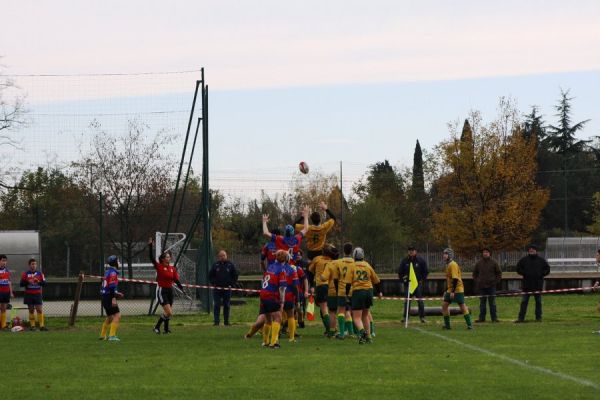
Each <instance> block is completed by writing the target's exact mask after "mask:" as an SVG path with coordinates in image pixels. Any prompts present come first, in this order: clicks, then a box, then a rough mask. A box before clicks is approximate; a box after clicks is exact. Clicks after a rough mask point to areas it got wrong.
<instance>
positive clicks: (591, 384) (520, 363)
mask: <svg viewBox="0 0 600 400" xmlns="http://www.w3.org/2000/svg"><path fill="white" fill-rule="evenodd" d="M413 329H415V330H416V331H418V332H420V333H423V334H426V335H429V336H434V337H436V338H439V339H443V340H446V341H448V342H452V343H455V344H458V345H460V346H462V347H466V348H467V349H469V350H473V351H477V352H479V353H483V354H486V355H488V356H492V357H496V358H499V359H501V360H502V361H506V362H508V363H511V364H515V365H518V366H520V367H523V368H527V369H530V370H533V371H538V372H541V373H543V374H546V375H550V376H555V377H557V378H560V379H563V380H567V381H572V382H575V383H578V384H580V385H582V386H589V387H591V388H594V389H596V390H599V391H600V385H599V384H597V383H595V382H592V381H588V380H586V379H581V378H577V377H575V376H571V375H567V374H564V373H562V372H556V371H552V370H551V369H548V368H543V367H538V366H536V365H531V364H528V363H526V362H523V361H520V360H517V359H514V358H510V357H508V356H505V355H503V354H498V353H494V352H493V351H491V350H487V349H484V348H481V347H478V346H474V345H472V344H468V343H464V342H461V341H460V340H457V339H454V338H450V337H447V336H444V335H441V334H439V333H435V332H430V331H426V330H424V329H421V328H413Z"/></svg>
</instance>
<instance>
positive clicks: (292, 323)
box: [283, 263, 300, 342]
mask: <svg viewBox="0 0 600 400" xmlns="http://www.w3.org/2000/svg"><path fill="white" fill-rule="evenodd" d="M284 270H285V279H286V288H285V299H284V303H283V311H284V312H285V314H286V316H287V329H288V336H289V338H290V342H295V341H296V319H295V318H294V310H295V308H296V303H297V301H298V286H299V285H300V279H298V271H297V269H296V266H295V265H291V264H289V263H286V264H285V268H284Z"/></svg>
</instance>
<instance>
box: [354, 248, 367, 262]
mask: <svg viewBox="0 0 600 400" xmlns="http://www.w3.org/2000/svg"><path fill="white" fill-rule="evenodd" d="M352 257H353V258H354V259H355V260H364V259H365V251H364V250H363V249H362V248H360V247H357V248H355V249H354V251H353V252H352Z"/></svg>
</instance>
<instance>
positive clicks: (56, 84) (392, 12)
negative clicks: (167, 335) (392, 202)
mask: <svg viewBox="0 0 600 400" xmlns="http://www.w3.org/2000/svg"><path fill="white" fill-rule="evenodd" d="M2 14H3V18H2V20H3V22H2V24H1V25H0V55H2V56H3V59H2V64H3V65H4V69H3V72H4V74H8V75H18V76H16V77H14V79H15V81H16V82H17V83H18V84H19V85H21V87H22V88H23V90H24V91H25V92H26V93H27V101H28V107H29V109H30V116H31V119H32V121H33V123H32V125H31V126H30V127H29V128H28V129H27V130H26V131H25V132H22V133H21V137H22V139H23V140H24V144H25V146H23V147H25V148H27V150H25V154H26V156H25V157H24V156H23V153H20V154H12V155H11V157H9V159H11V160H14V162H15V163H20V165H23V166H25V165H26V164H27V163H28V162H29V163H31V162H38V163H42V162H43V160H47V159H55V160H59V161H62V162H68V161H70V160H71V159H73V158H76V157H77V155H78V152H77V149H76V146H75V144H74V143H75V141H76V140H75V139H74V138H76V137H77V136H78V135H79V137H81V132H83V131H84V130H85V126H86V124H87V123H89V120H90V118H93V116H94V115H95V114H111V115H113V116H112V117H111V118H108V119H107V122H106V124H107V127H108V128H111V127H115V129H116V127H117V126H118V125H119V124H122V123H123V121H122V120H123V119H126V118H127V116H130V115H138V116H139V115H140V113H141V115H143V116H144V117H145V118H147V119H149V120H150V122H151V123H150V124H151V125H153V128H161V127H168V128H169V129H171V130H172V131H173V132H174V133H177V134H179V135H180V136H181V134H183V133H184V132H185V127H186V126H187V119H188V115H187V110H189V107H190V104H191V99H192V89H193V85H194V80H195V79H196V78H197V76H198V74H197V73H185V74H175V75H141V76H131V77H120V76H117V77H98V76H84V77H81V76H67V77H39V76H35V77H28V76H23V75H44V74H59V75H80V74H84V75H86V74H111V73H119V74H124V73H140V72H164V71H190V70H197V69H199V68H200V67H204V68H205V71H206V77H207V82H208V84H209V87H210V90H211V108H210V113H211V125H210V132H211V158H210V159H211V180H212V182H213V185H214V186H220V187H222V188H224V189H225V190H227V191H229V193H231V194H233V195H235V194H238V195H239V194H248V193H253V192H255V191H256V190H257V188H260V187H263V188H266V189H269V190H276V189H277V188H285V187H286V185H287V184H288V181H289V178H290V176H291V175H292V174H293V173H294V171H295V170H296V166H297V163H298V162H299V161H300V160H304V161H306V162H307V163H308V164H309V165H310V166H311V168H312V169H313V170H321V171H323V172H325V173H332V172H336V171H337V170H338V169H339V163H340V161H342V162H343V165H344V171H345V173H344V175H345V176H347V178H346V179H347V180H348V182H346V183H345V184H351V183H352V182H354V181H355V180H356V179H358V177H360V175H361V174H362V173H363V172H364V170H365V168H366V167H367V166H368V165H369V164H372V163H373V162H376V161H382V160H383V159H388V160H390V162H392V164H394V165H397V166H406V165H410V163H411V162H412V153H413V149H414V145H415V143H416V140H417V139H418V140H420V142H421V144H422V145H423V146H424V147H425V148H428V149H431V148H433V146H434V145H435V144H437V143H439V142H440V141H441V140H443V139H444V138H446V137H447V136H448V129H447V123H448V122H450V121H456V120H462V119H464V118H465V117H466V116H467V114H468V112H469V111H470V110H472V109H477V110H481V111H482V113H483V116H484V119H487V120H490V119H492V118H493V117H494V116H495V110H496V106H497V104H498V99H499V97H500V96H510V97H513V98H514V99H515V101H516V102H517V103H518V105H519V108H520V109H521V110H522V111H523V112H527V111H529V109H530V107H531V106H532V105H537V106H539V107H540V109H541V111H542V113H543V114H544V116H545V119H546V120H547V121H548V122H552V119H553V114H554V113H555V111H554V110H553V108H552V107H553V105H554V104H555V103H556V101H557V99H558V97H559V94H560V90H561V88H562V89H570V93H571V95H572V96H573V97H574V98H575V99H574V100H573V101H574V103H573V106H574V107H573V109H574V119H575V120H576V121H578V120H581V119H591V121H590V123H588V125H587V126H586V129H585V131H584V132H583V133H582V135H583V137H590V136H595V135H600V109H599V108H598V107H597V105H598V104H600V51H598V49H600V27H599V26H598V20H599V19H600V3H599V2H597V1H574V2H569V3H567V2H564V1H527V2H522V1H512V0H508V1H502V2H491V1H452V2H450V1H377V0H371V1H352V0H350V1H348V0H344V1H337V0H334V1H312V0H311V1H302V2H282V1H270V0H268V1H267V0H265V1H228V0H218V1H173V2H168V3H167V2H164V1H148V0H146V1H131V0H130V1H127V2H122V1H114V0H109V1H102V2H100V1H96V2H89V1H88V2H81V1H66V0H63V1H61V0H55V1H33V0H31V1H28V0H19V1H13V0H5V1H3V4H2ZM157 112H161V114H156V113H157ZM59 114H60V115H59ZM116 114H124V115H125V116H123V118H120V117H116V116H114V115H116ZM104 118H105V119H106V117H104Z"/></svg>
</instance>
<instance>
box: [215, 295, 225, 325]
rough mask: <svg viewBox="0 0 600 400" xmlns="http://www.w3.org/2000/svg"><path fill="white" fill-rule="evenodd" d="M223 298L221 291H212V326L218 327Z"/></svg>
mask: <svg viewBox="0 0 600 400" xmlns="http://www.w3.org/2000/svg"><path fill="white" fill-rule="evenodd" d="M222 296H223V290H221V289H213V325H214V326H218V325H219V323H220V322H221V321H220V316H221V300H222Z"/></svg>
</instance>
